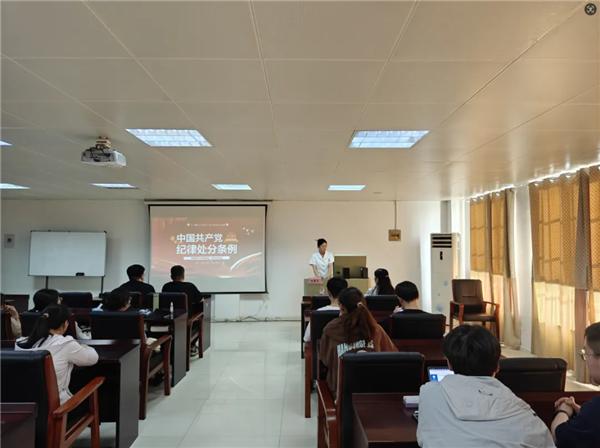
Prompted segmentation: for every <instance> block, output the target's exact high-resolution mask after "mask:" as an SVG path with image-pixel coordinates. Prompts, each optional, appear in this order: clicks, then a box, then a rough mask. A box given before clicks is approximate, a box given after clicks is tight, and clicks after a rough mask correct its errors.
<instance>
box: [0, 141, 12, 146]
mask: <svg viewBox="0 0 600 448" xmlns="http://www.w3.org/2000/svg"><path fill="white" fill-rule="evenodd" d="M0 146H12V143H8V142H5V141H4V140H0Z"/></svg>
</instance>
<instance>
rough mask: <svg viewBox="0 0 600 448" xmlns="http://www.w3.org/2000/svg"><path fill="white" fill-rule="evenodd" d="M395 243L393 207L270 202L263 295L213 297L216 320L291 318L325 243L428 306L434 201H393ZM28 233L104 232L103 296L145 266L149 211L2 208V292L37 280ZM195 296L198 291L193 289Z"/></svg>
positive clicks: (89, 283) (73, 285) (57, 283)
mask: <svg viewBox="0 0 600 448" xmlns="http://www.w3.org/2000/svg"><path fill="white" fill-rule="evenodd" d="M397 207H398V228H399V229H401V231H402V240H401V241H400V242H388V240H387V231H388V229H390V228H392V227H393V225H394V205H393V202H391V201H388V202H301V201H298V202H295V201H283V202H273V203H271V204H270V205H269V208H268V216H267V284H268V288H269V294H260V295H249V294H248V295H228V296H224V295H220V296H217V297H216V301H215V314H216V317H217V318H218V319H233V320H236V319H240V318H247V317H251V318H252V317H254V318H258V319H264V318H273V319H297V318H298V315H299V308H300V306H299V301H300V298H301V296H302V293H303V283H302V280H303V278H305V277H307V276H309V274H310V270H309V267H308V258H309V257H310V255H311V253H312V252H313V251H314V250H315V248H316V242H315V239H316V238H319V237H324V238H326V239H328V241H329V247H330V249H331V250H332V251H333V252H334V254H359V255H366V256H367V263H368V267H369V272H371V273H372V272H373V271H374V270H375V269H376V268H378V267H385V268H387V269H388V270H389V271H390V276H391V278H392V281H393V282H394V283H397V282H399V281H401V280H407V279H408V280H411V281H414V282H415V283H416V284H417V285H418V286H419V288H420V289H421V295H422V297H423V302H424V305H425V306H427V305H428V303H429V301H430V284H429V283H430V260H429V254H430V251H429V234H430V233H432V232H439V231H440V203H439V202H398V205H397ZM31 230H80V231H82V230H106V231H107V232H108V253H107V271H106V272H107V275H106V279H105V289H110V288H113V287H115V286H117V285H119V284H120V283H121V282H123V281H125V280H126V274H125V269H126V267H127V266H128V265H130V264H132V263H141V264H143V265H145V266H148V265H149V260H148V257H149V251H148V244H149V243H148V242H149V234H148V232H149V229H148V212H147V208H146V206H145V205H144V203H143V202H142V201H137V200H132V201H68V200H64V201H43V200H28V201H18V200H4V201H2V233H3V234H6V233H13V234H15V236H16V241H15V247H14V248H12V249H4V248H2V278H1V279H0V288H1V289H2V291H3V292H6V293H30V294H31V293H32V292H33V291H35V290H36V289H37V288H40V287H43V283H44V280H43V279H42V278H31V277H29V276H28V275H27V273H28V262H29V232H30V231H31ZM50 286H51V287H54V288H56V289H60V290H91V291H93V292H96V293H97V292H99V287H100V282H99V280H98V279H91V278H89V279H81V278H60V279H59V278H53V279H51V280H50ZM198 287H199V288H200V289H202V285H198Z"/></svg>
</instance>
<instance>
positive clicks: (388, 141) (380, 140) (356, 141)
mask: <svg viewBox="0 0 600 448" xmlns="http://www.w3.org/2000/svg"><path fill="white" fill-rule="evenodd" d="M428 133H429V131H392V130H388V131H354V135H353V136H352V141H351V142H350V146H349V147H350V148H401V149H408V148H412V147H413V146H414V145H415V144H416V143H417V142H418V141H419V140H421V139H422V138H423V137H425V136H426V135H427V134H428Z"/></svg>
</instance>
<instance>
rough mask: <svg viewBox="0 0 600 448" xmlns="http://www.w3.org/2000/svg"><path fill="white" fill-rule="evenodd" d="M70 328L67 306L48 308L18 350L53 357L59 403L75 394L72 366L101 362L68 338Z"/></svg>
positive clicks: (17, 345) (86, 347)
mask: <svg viewBox="0 0 600 448" xmlns="http://www.w3.org/2000/svg"><path fill="white" fill-rule="evenodd" d="M68 327H69V309H68V308H67V307H66V306H64V305H59V304H56V305H49V306H48V307H46V308H45V309H44V310H43V311H42V315H41V316H40V317H39V318H38V320H37V321H36V323H35V325H34V327H33V330H31V334H30V335H29V336H28V337H24V338H20V339H18V340H17V342H16V344H15V350H48V351H49V352H50V354H51V355H52V362H53V364H54V371H55V372H56V381H57V383H58V392H59V395H60V402H61V403H64V402H65V401H67V400H68V399H69V398H71V396H72V394H71V391H69V382H70V381H71V371H72V370H73V366H91V365H94V364H96V363H97V362H98V353H96V350H94V349H93V348H92V347H88V346H87V345H82V344H80V343H79V342H77V341H76V340H75V339H73V337H72V336H65V335H64V334H65V332H66V331H67V328H68Z"/></svg>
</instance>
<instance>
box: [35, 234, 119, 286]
mask: <svg viewBox="0 0 600 448" xmlns="http://www.w3.org/2000/svg"><path fill="white" fill-rule="evenodd" d="M33 233H96V234H100V233H103V234H104V241H105V245H104V274H103V275H85V273H84V275H81V276H80V275H77V274H76V273H75V274H73V275H41V274H32V273H31V241H32V238H31V235H32V234H33ZM107 250H108V232H107V231H106V230H31V231H30V232H29V260H28V275H29V276H30V277H46V283H47V282H48V277H67V278H70V277H75V278H77V277H83V278H101V279H102V283H104V277H105V276H106V256H107Z"/></svg>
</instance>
